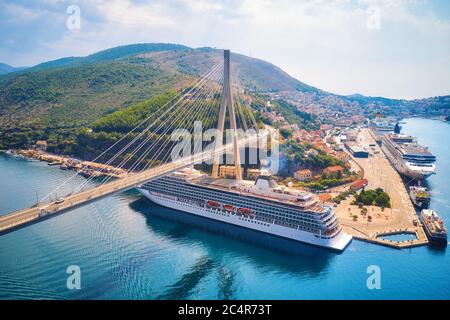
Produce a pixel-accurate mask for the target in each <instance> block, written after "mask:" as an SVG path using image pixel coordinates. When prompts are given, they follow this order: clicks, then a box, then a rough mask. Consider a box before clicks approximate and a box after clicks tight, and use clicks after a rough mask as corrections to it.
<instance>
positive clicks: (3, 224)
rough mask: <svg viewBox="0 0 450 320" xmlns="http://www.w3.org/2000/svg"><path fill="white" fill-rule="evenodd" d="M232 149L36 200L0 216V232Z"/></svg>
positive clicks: (243, 142)
mask: <svg viewBox="0 0 450 320" xmlns="http://www.w3.org/2000/svg"><path fill="white" fill-rule="evenodd" d="M263 137H264V136H261V135H260V137H259V138H260V139H261V138H263ZM257 139H258V136H256V135H254V136H252V137H248V138H245V139H241V140H240V141H239V143H238V144H239V146H240V147H242V146H244V145H246V144H251V143H255V142H256V140H257ZM232 150H233V145H232V144H231V143H230V144H227V145H223V146H222V147H221V148H219V149H218V150H206V151H203V152H202V153H198V154H195V155H192V156H188V157H184V158H181V159H179V160H176V161H174V162H171V163H168V164H163V165H160V166H158V167H155V168H151V169H148V170H145V171H143V172H140V173H135V174H132V175H129V176H127V177H125V178H122V179H118V180H115V181H112V182H109V183H106V184H103V185H99V186H97V187H94V188H92V189H89V190H86V191H81V192H78V193H75V194H72V195H69V196H66V197H65V200H64V202H62V203H59V204H57V203H55V202H46V203H39V205H37V206H33V207H30V208H26V209H23V210H19V211H16V212H12V213H10V214H7V215H4V216H0V234H4V233H6V232H9V231H12V230H15V229H17V228H20V227H23V226H25V225H28V224H30V223H34V222H37V221H40V220H43V219H45V218H48V217H50V216H54V215H56V214H59V213H62V212H64V211H68V210H70V209H73V208H75V207H78V206H81V205H85V204H87V203H90V202H92V201H96V200H99V199H101V198H104V197H107V196H109V195H111V194H114V193H117V192H122V191H126V190H129V189H133V188H135V187H136V186H138V185H140V184H143V183H145V182H148V181H151V180H153V179H156V178H158V177H161V176H164V175H166V174H169V173H171V172H174V171H176V170H179V169H181V168H184V167H188V166H190V165H192V164H194V163H200V162H202V161H204V160H207V159H211V158H212V157H213V156H214V155H215V154H216V152H217V153H219V154H224V153H226V152H230V151H232Z"/></svg>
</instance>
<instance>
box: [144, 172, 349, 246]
mask: <svg viewBox="0 0 450 320" xmlns="http://www.w3.org/2000/svg"><path fill="white" fill-rule="evenodd" d="M138 190H139V191H140V192H141V193H142V194H143V195H144V196H146V197H147V198H148V199H150V200H152V201H153V202H155V203H157V204H160V205H162V206H165V207H169V208H173V209H176V210H180V211H184V212H188V213H190V214H194V215H198V216H202V217H205V218H209V219H214V220H218V221H221V222H225V223H230V224H233V225H238V226H240V227H244V228H248V229H253V230H257V231H261V232H265V233H269V234H273V235H276V236H281V237H284V238H289V239H292V240H296V241H301V242H305V243H309V244H312V245H317V246H322V247H327V248H331V249H334V250H338V251H342V250H344V248H345V247H346V246H347V244H348V243H349V242H350V241H351V239H352V237H351V236H350V235H348V234H346V233H344V232H343V231H342V228H341V227H340V225H339V222H338V220H337V217H336V215H335V214H334V212H333V210H332V208H331V207H329V206H325V205H322V204H319V202H318V199H317V197H316V196H315V195H313V194H311V193H308V192H304V191H299V190H295V189H292V188H289V187H284V186H279V185H277V183H276V182H275V181H274V180H273V179H272V178H271V177H269V176H259V177H258V179H257V180H256V182H255V181H247V180H231V179H223V178H211V177H210V176H208V175H207V174H202V173H200V172H199V171H197V170H194V169H184V170H182V171H178V172H175V173H173V174H171V175H168V176H165V177H163V178H159V179H157V180H154V181H151V182H148V183H146V184H144V185H142V186H140V187H139V188H138Z"/></svg>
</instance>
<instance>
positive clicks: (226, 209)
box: [223, 204, 235, 212]
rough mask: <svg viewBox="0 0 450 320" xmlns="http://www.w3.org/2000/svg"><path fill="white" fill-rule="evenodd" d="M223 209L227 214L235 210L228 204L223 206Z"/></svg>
mask: <svg viewBox="0 0 450 320" xmlns="http://www.w3.org/2000/svg"><path fill="white" fill-rule="evenodd" d="M223 208H224V209H225V211H227V212H234V211H235V208H234V207H233V206H230V205H229V204H226V205H224V206H223Z"/></svg>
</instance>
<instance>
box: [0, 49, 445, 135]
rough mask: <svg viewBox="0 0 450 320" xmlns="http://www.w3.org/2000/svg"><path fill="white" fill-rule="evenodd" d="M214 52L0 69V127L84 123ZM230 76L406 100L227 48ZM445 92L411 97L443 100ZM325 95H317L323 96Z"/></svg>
mask: <svg viewBox="0 0 450 320" xmlns="http://www.w3.org/2000/svg"><path fill="white" fill-rule="evenodd" d="M221 59H222V50H220V49H216V48H211V47H201V48H191V47H188V46H184V45H181V44H172V43H139V44H129V45H123V46H118V47H113V48H109V49H105V50H102V51H99V52H96V53H93V54H90V55H87V56H85V57H65V58H60V59H56V60H52V61H47V62H43V63H40V64H37V65H35V66H33V67H30V68H27V69H23V70H19V71H15V72H10V73H7V74H3V75H0V127H2V126H3V127H14V126H18V125H20V126H40V127H52V126H56V127H64V126H75V127H76V126H81V125H83V126H86V125H87V126H89V125H90V124H92V123H93V122H94V121H95V120H96V119H98V118H99V117H101V116H103V115H105V114H108V113H111V112H114V111H117V110H120V109H122V108H126V107H128V106H130V105H133V104H135V103H137V102H139V101H143V100H146V99H149V98H151V97H153V96H155V95H158V94H161V93H164V92H167V91H168V90H171V89H180V88H182V87H183V86H186V85H188V84H189V83H191V82H192V81H193V80H194V79H195V78H197V77H199V75H201V74H202V73H204V72H205V71H206V70H208V69H209V68H210V67H211V66H212V65H214V63H216V62H217V61H220V60H221ZM232 68H233V70H234V72H233V75H234V78H233V79H232V81H233V82H234V81H236V82H237V83H240V84H241V85H242V87H244V88H245V89H246V90H247V91H249V92H256V93H269V94H270V93H277V92H283V91H286V92H299V93H301V94H306V95H309V96H310V97H311V99H312V101H313V102H314V101H318V102H319V103H321V104H322V103H329V102H328V101H327V97H332V98H336V99H335V100H338V102H332V103H340V102H339V101H343V102H345V103H358V104H360V105H361V106H362V107H366V106H369V107H370V106H371V105H373V104H379V105H382V104H387V105H390V106H400V105H402V104H405V103H408V104H411V103H412V102H411V101H409V100H399V99H389V98H383V97H367V96H363V95H360V94H354V95H349V96H345V95H338V94H334V93H330V92H326V91H323V90H321V89H318V88H316V87H313V86H310V85H308V84H306V83H303V82H301V81H300V80H298V79H296V78H293V77H292V76H290V75H289V74H288V73H287V72H285V71H283V70H282V69H280V68H279V67H277V66H275V65H273V64H271V63H269V62H267V61H264V60H261V59H257V58H252V57H248V56H245V55H242V54H239V53H232ZM449 97H450V96H442V97H434V98H430V99H428V100H427V99H426V98H425V99H421V100H412V101H416V102H417V101H419V102H421V103H423V104H427V103H429V102H430V103H431V104H435V105H441V104H446V103H447V101H448V100H449ZM324 101H325V102H324Z"/></svg>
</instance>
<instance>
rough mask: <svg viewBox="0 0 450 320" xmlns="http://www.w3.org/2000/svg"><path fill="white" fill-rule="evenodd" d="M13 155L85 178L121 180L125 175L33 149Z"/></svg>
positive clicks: (122, 171) (100, 164)
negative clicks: (73, 172)
mask: <svg viewBox="0 0 450 320" xmlns="http://www.w3.org/2000/svg"><path fill="white" fill-rule="evenodd" d="M15 154H17V155H19V156H22V157H25V158H28V159H36V160H39V161H44V162H47V163H48V165H49V166H60V168H61V169H63V170H66V169H71V170H75V171H77V172H78V173H80V174H81V175H83V176H85V177H90V176H95V177H111V178H118V179H120V178H123V177H125V176H126V175H127V173H126V170H124V169H122V168H117V167H114V166H111V165H106V164H102V163H98V162H92V161H82V160H78V159H73V158H69V157H65V156H60V155H55V154H51V153H47V152H44V151H41V150H39V151H37V150H33V149H29V150H17V151H15Z"/></svg>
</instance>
